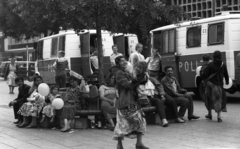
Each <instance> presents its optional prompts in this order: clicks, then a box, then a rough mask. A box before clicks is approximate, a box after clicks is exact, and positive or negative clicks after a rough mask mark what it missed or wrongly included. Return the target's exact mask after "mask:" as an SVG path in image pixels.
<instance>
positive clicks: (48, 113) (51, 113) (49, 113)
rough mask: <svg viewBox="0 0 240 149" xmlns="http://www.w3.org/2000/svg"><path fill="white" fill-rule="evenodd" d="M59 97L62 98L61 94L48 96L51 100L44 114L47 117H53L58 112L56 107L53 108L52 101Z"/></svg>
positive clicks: (44, 109)
mask: <svg viewBox="0 0 240 149" xmlns="http://www.w3.org/2000/svg"><path fill="white" fill-rule="evenodd" d="M58 97H60V95H59V94H57V95H53V94H49V95H48V98H49V99H50V103H46V104H45V106H44V108H43V111H42V114H44V115H46V116H47V117H52V116H55V115H56V110H55V108H54V106H52V101H53V100H54V99H55V98H58Z"/></svg>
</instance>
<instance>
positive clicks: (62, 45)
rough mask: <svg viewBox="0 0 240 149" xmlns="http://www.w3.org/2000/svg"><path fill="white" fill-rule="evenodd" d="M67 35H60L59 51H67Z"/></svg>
mask: <svg viewBox="0 0 240 149" xmlns="http://www.w3.org/2000/svg"><path fill="white" fill-rule="evenodd" d="M65 37H66V36H60V37H59V44H58V51H65V39H66V38H65Z"/></svg>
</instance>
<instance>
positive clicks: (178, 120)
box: [175, 118, 186, 123]
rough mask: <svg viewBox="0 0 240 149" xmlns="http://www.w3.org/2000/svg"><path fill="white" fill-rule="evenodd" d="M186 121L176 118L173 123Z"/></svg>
mask: <svg viewBox="0 0 240 149" xmlns="http://www.w3.org/2000/svg"><path fill="white" fill-rule="evenodd" d="M185 122H186V121H185V120H183V119H181V118H177V119H176V120H175V123H185Z"/></svg>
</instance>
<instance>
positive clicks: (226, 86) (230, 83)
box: [223, 78, 233, 89]
mask: <svg viewBox="0 0 240 149" xmlns="http://www.w3.org/2000/svg"><path fill="white" fill-rule="evenodd" d="M232 85H233V81H232V79H231V78H229V83H228V85H226V81H225V79H224V78H223V88H224V89H229V88H231V87H232Z"/></svg>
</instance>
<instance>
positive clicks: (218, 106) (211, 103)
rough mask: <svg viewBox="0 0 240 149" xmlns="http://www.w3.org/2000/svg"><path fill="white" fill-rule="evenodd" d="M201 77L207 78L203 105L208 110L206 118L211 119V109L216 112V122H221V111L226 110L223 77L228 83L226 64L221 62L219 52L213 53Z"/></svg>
mask: <svg viewBox="0 0 240 149" xmlns="http://www.w3.org/2000/svg"><path fill="white" fill-rule="evenodd" d="M201 77H202V79H207V83H206V89H205V94H206V100H205V105H206V108H207V110H208V115H206V116H205V117H206V118H207V119H210V120H211V119H212V111H211V110H212V109H214V110H215V111H216V112H217V117H218V122H222V118H221V111H223V112H227V110H226V103H227V99H226V93H225V91H224V89H223V78H225V81H226V84H228V83H229V76H228V71H227V67H226V64H224V63H223V62H222V58H221V52H220V51H215V52H214V53H213V62H212V63H209V64H208V65H207V67H206V68H205V69H204V71H203V72H202V75H201Z"/></svg>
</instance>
